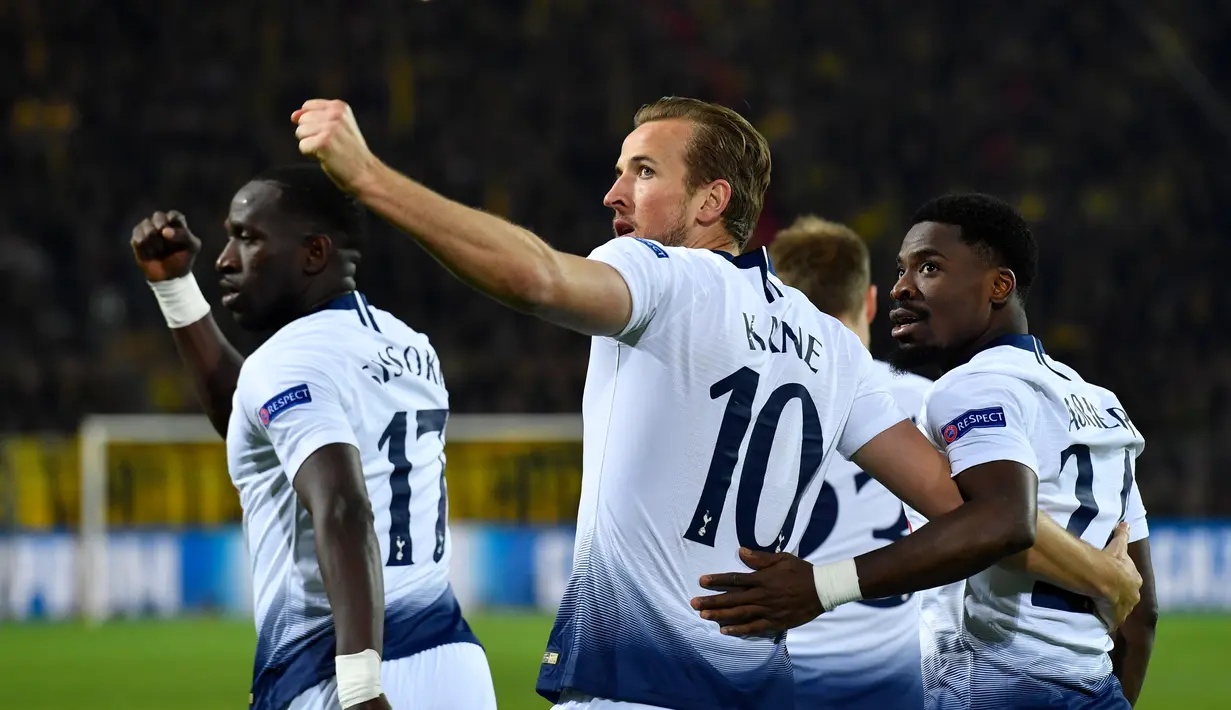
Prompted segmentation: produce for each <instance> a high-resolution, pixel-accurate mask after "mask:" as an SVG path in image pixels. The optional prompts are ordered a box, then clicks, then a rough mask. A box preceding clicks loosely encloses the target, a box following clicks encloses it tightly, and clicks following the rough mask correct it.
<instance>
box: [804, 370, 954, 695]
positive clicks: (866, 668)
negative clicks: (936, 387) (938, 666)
mask: <svg viewBox="0 0 1231 710" xmlns="http://www.w3.org/2000/svg"><path fill="white" fill-rule="evenodd" d="M873 366H874V368H875V371H876V376H877V377H878V378H879V379H880V381H881V382H882V383H883V385H884V387H885V388H886V389H888V390H889V392H890V393H891V394H892V395H893V398H894V400H895V401H896V402H897V404H898V407H900V408H901V409H902V411H903V412H905V413H907V414H909V415H911V418H912V420H913V419H915V418H916V417H917V415H918V414H919V412H921V411H922V410H923V398H924V395H925V394H927V391H928V390H929V389H930V388H931V386H932V381H931V380H929V379H927V378H924V377H919V376H918V375H912V374H897V373H894V372H893V371H892V370H891V369H890V367H889V365H887V364H886V363H883V362H879V361H875V362H874V363H873ZM801 510H803V511H809V510H811V519H810V520H809V522H808V523H807V526H806V527H805V529H804V532H803V536H802V538H801V539H800V545H799V555H800V556H801V557H803V558H804V559H806V560H808V561H809V562H812V563H814V564H826V563H829V562H836V561H839V560H844V559H849V558H851V557H856V556H858V555H861V554H863V553H865V552H869V551H871V550H875V549H878V548H881V547H884V546H885V545H888V544H890V543H892V542H893V541H894V540H897V539H899V538H901V537H903V536H904V535H906V534H907V533H908V532H909V531H910V526H909V523H908V521H907V518H906V512H905V509H904V507H903V505H902V502H901V501H900V500H898V499H897V498H896V497H895V496H894V495H893V494H892V493H890V492H889V490H888V489H887V488H885V487H884V486H883V485H881V484H880V483H879V482H877V481H876V480H874V479H873V478H872V477H871V476H869V475H868V474H867V473H865V472H864V471H861V470H860V469H859V467H858V466H856V465H855V464H853V463H851V462H850V461H845V460H843V461H835V462H834V463H833V465H832V466H831V467H830V468H829V469H828V472H827V474H826V476H825V482H824V485H822V486H820V487H819V488H814V489H813V490H812V491H810V492H809V494H808V495H807V496H805V498H804V502H803V505H802V506H801ZM801 524H802V523H801ZM787 647H788V649H789V650H790V653H791V662H792V664H793V665H794V667H795V685H796V706H797V707H868V708H873V707H895V708H906V707H921V705H922V702H923V694H922V683H921V681H920V672H919V662H920V661H919V605H918V601H917V599H915V595H910V594H908V595H905V596H897V597H888V598H885V599H868V600H864V601H861V602H856V603H852V604H843V605H842V606H840V607H838V608H837V609H834V610H833V611H830V612H826V613H825V614H822V615H821V616H819V617H817V619H816V620H815V621H812V622H811V623H808V624H805V625H803V626H800V627H799V628H796V629H791V631H790V632H789V633H788V634H787ZM912 696H913V697H915V698H916V701H915V703H914V705H913V706H912V705H910V698H911V697H912ZM882 699H883V702H881V700H882Z"/></svg>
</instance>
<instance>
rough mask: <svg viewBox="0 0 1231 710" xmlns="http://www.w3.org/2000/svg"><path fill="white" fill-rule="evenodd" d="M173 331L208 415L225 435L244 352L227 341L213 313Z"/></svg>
mask: <svg viewBox="0 0 1231 710" xmlns="http://www.w3.org/2000/svg"><path fill="white" fill-rule="evenodd" d="M171 335H172V337H173V338H174V339H175V346H176V347H177V348H178V349H179V352H180V357H181V358H182V359H183V361H184V364H185V365H187V366H188V369H189V370H190V371H191V372H192V376H193V381H194V384H195V386H196V390H197V396H198V397H199V398H200V400H201V405H202V406H203V407H204V408H205V414H206V416H208V417H209V421H210V423H211V424H213V425H214V429H215V431H217V432H218V433H219V434H220V435H222V436H223V437H225V436H226V431H227V420H228V419H230V417H231V401H232V398H233V397H234V396H235V387H236V385H237V384H238V383H239V370H240V368H241V367H242V366H243V364H244V358H243V356H241V355H240V354H239V352H237V351H236V350H235V348H234V347H232V346H231V343H229V342H228V341H227V339H226V336H224V335H223V334H222V331H221V330H219V329H218V324H217V323H216V322H215V321H214V317H213V316H212V315H207V316H205V317H204V318H202V319H201V320H199V321H197V322H196V323H193V324H192V325H189V326H187V327H184V328H173V329H172V330H171Z"/></svg>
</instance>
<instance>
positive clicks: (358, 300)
mask: <svg viewBox="0 0 1231 710" xmlns="http://www.w3.org/2000/svg"><path fill="white" fill-rule="evenodd" d="M320 310H322V311H354V312H355V315H357V316H358V317H359V322H360V323H362V324H363V327H365V328H367V327H369V326H371V328H372V329H373V330H375V331H376V332H377V333H379V332H380V326H378V325H376V318H374V317H373V316H372V307H371V306H369V305H368V299H367V297H366V296H364V295H363V294H362V293H359V292H358V291H351V292H350V293H344V294H342V295H341V296H338V297H337V298H335V299H333V300H332V301H330V302H329V303H326V304H325V305H323V306H321V308H320ZM365 314H366V317H365Z"/></svg>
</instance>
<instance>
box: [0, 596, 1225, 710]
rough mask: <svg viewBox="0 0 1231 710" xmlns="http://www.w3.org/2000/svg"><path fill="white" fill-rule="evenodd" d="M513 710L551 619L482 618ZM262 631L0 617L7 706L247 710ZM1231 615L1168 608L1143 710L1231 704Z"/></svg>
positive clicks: (477, 623) (533, 702)
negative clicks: (1230, 659) (1230, 657)
mask: <svg viewBox="0 0 1231 710" xmlns="http://www.w3.org/2000/svg"><path fill="white" fill-rule="evenodd" d="M471 622H472V625H473V626H474V627H475V631H476V632H477V633H478V634H479V637H480V638H481V639H482V640H483V642H484V645H485V646H486V647H487V653H488V658H489V659H490V661H491V666H492V675H493V676H494V678H495V682H496V696H497V698H498V699H499V704H500V708H501V710H546V708H548V707H549V706H548V705H547V703H546V701H543V700H541V699H540V698H538V697H537V696H536V695H535V694H534V679H535V676H536V674H537V673H538V665H539V660H540V659H541V658H542V654H543V644H544V642H545V641H546V638H547V632H548V629H549V628H550V626H551V619H550V618H547V617H543V616H537V615H517V614H476V615H472V616H471ZM254 643H255V634H254V633H253V630H252V627H251V625H250V624H249V623H246V622H242V621H231V620H227V621H223V620H218V619H195V620H184V621H143V622H124V623H112V624H107V625H105V626H103V627H101V628H97V629H88V628H85V627H83V626H81V625H78V624H0V691H2V696H3V701H0V704H2V705H3V706H4V707H11V708H22V709H23V710H53V709H54V710H63V709H65V708H90V709H91V710H109V709H111V708H115V709H116V710H120V709H123V710H154V709H155V708H157V709H158V710H163V709H165V708H171V707H173V708H177V709H178V710H223V709H226V708H245V707H247V701H248V681H249V678H250V676H251V672H252V667H251V664H252V649H253V646H254ZM1228 647H1231V616H1175V615H1173V616H1165V617H1163V620H1162V622H1161V623H1160V625H1159V631H1158V639H1157V642H1156V644H1155V647H1154V657H1153V660H1152V662H1151V664H1150V675H1149V677H1148V678H1147V680H1146V690H1145V693H1144V694H1143V696H1142V699H1141V702H1140V703H1139V704H1138V706H1137V707H1138V708H1141V709H1142V710H1202V709H1204V708H1209V709H1210V710H1214V709H1216V708H1218V709H1225V708H1228V707H1231V672H1229V671H1228V667H1227V661H1226V658H1227V655H1226V654H1227V650H1226V649H1227V648H1228Z"/></svg>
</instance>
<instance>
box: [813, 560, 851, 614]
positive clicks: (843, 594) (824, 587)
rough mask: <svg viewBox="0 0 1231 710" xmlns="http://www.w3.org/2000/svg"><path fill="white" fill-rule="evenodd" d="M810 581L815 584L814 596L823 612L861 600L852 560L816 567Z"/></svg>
mask: <svg viewBox="0 0 1231 710" xmlns="http://www.w3.org/2000/svg"><path fill="white" fill-rule="evenodd" d="M812 580H813V581H814V582H815V583H816V596H817V598H818V599H820V600H821V607H822V608H824V609H825V611H833V610H834V607H837V606H839V605H841V604H845V603H847V602H857V601H859V600H860V599H863V592H861V591H860V590H859V572H858V571H857V570H856V569H855V560H854V559H849V560H842V561H841V562H830V563H829V564H827V565H816V566H814V567H813V568H812Z"/></svg>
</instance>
